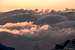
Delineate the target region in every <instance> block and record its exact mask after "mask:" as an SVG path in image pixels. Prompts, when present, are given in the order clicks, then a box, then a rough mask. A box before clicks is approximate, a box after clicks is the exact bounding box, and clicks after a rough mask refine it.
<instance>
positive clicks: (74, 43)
mask: <svg viewBox="0 0 75 50" xmlns="http://www.w3.org/2000/svg"><path fill="white" fill-rule="evenodd" d="M52 50H75V39H73V40H67V41H65V42H64V43H62V44H56V46H55V48H54V49H52Z"/></svg>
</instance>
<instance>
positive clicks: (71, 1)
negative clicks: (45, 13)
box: [0, 0, 75, 11]
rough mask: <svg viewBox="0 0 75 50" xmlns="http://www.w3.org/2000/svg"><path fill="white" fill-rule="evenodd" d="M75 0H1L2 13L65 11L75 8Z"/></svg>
mask: <svg viewBox="0 0 75 50" xmlns="http://www.w3.org/2000/svg"><path fill="white" fill-rule="evenodd" d="M74 5H75V0H0V11H8V10H13V9H20V8H26V9H35V8H38V9H42V8H43V9H44V8H49V9H56V10H59V9H64V8H75V6H74Z"/></svg>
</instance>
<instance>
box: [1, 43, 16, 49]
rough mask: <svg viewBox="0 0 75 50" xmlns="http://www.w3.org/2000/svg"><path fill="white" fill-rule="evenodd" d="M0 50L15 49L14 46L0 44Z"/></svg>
mask: <svg viewBox="0 0 75 50" xmlns="http://www.w3.org/2000/svg"><path fill="white" fill-rule="evenodd" d="M0 50H15V49H14V48H11V47H7V46H5V45H3V44H0Z"/></svg>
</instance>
